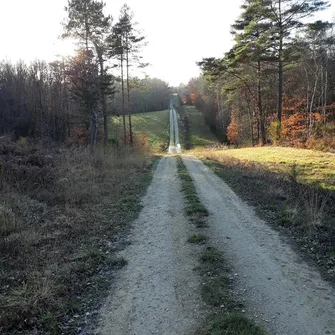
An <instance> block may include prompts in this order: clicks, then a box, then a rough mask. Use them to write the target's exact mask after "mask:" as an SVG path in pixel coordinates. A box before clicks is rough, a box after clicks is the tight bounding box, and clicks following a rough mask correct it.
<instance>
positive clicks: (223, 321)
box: [201, 313, 267, 335]
mask: <svg viewBox="0 0 335 335" xmlns="http://www.w3.org/2000/svg"><path fill="white" fill-rule="evenodd" d="M266 334H267V333H266V332H265V331H264V330H263V329H262V328H261V327H260V326H258V325H256V324H255V323H254V322H253V321H251V320H249V319H248V318H247V317H245V316H244V315H242V314H240V313H233V314H228V315H226V314H220V315H217V316H215V317H213V318H211V319H210V320H209V321H208V325H207V326H206V327H205V329H204V330H203V331H202V332H201V335H266Z"/></svg>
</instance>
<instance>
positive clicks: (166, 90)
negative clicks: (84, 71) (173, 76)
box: [112, 77, 171, 114]
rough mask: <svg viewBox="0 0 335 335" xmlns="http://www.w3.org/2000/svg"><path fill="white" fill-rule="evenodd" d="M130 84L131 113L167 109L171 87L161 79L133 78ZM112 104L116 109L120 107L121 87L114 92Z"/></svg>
mask: <svg viewBox="0 0 335 335" xmlns="http://www.w3.org/2000/svg"><path fill="white" fill-rule="evenodd" d="M119 86H120V85H119ZM130 86H131V89H130V105H131V111H132V113H133V114H136V113H147V112H153V111H159V110H164V109H168V107H169V103H170V99H171V89H170V87H169V85H168V84H167V83H166V82H164V81H163V80H161V79H158V78H150V77H146V78H144V79H138V78H133V79H132V80H131V82H130ZM112 105H113V108H114V110H116V111H117V110H121V109H122V93H121V89H119V90H118V92H117V93H116V94H115V97H114V100H113V103H112Z"/></svg>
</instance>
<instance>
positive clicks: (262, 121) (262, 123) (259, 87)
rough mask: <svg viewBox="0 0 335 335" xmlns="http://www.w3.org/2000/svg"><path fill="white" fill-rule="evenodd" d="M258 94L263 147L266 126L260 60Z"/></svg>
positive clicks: (259, 64)
mask: <svg viewBox="0 0 335 335" xmlns="http://www.w3.org/2000/svg"><path fill="white" fill-rule="evenodd" d="M257 66H258V68H257V72H258V73H257V94H258V101H257V104H258V117H259V121H258V122H259V126H260V131H261V141H262V145H265V143H266V135H265V125H264V123H265V122H264V121H265V120H264V115H263V103H262V92H261V62H260V60H258V64H257Z"/></svg>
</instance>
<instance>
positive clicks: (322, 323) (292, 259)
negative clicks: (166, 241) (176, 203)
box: [183, 156, 335, 335]
mask: <svg viewBox="0 0 335 335" xmlns="http://www.w3.org/2000/svg"><path fill="white" fill-rule="evenodd" d="M183 160H184V163H185V165H186V166H187V169H188V171H189V173H190V174H191V176H192V178H193V180H194V182H195V185H196V188H197V192H198V194H199V197H200V199H201V201H202V203H203V204H204V205H205V206H206V207H207V209H208V210H209V212H210V216H209V228H208V232H207V234H208V235H209V237H210V240H211V243H212V244H214V245H215V246H216V247H217V248H218V249H219V250H221V251H223V252H224V253H225V257H226V259H227V260H228V261H229V263H230V264H231V265H232V266H233V267H234V272H235V276H234V278H236V287H237V288H238V294H240V295H241V299H244V300H245V305H246V307H247V310H248V312H250V314H251V315H253V316H257V318H258V320H259V321H260V322H261V323H263V324H264V326H265V327H266V328H267V329H268V331H269V333H270V334H272V335H323V334H333V335H335V292H334V290H333V289H332V288H331V287H330V286H329V285H328V284H327V283H326V282H324V281H323V280H322V278H321V277H320V275H319V273H318V272H317V271H316V270H314V269H312V268H311V267H309V266H308V265H307V264H306V263H305V262H304V261H303V260H301V259H300V258H299V257H298V255H297V254H296V253H295V252H294V251H293V250H292V249H291V248H290V246H289V245H287V244H286V243H285V242H283V241H282V240H281V239H280V237H279V235H278V233H277V232H276V231H274V230H272V229H271V228H270V227H269V226H268V225H266V224H265V222H263V221H262V220H261V219H259V218H258V217H257V216H256V215H255V213H254V211H253V210H252V208H251V207H249V206H248V205H247V204H246V203H244V202H242V200H240V199H239V198H238V197H237V196H236V195H235V193H234V192H233V191H232V190H231V189H230V188H229V187H228V186H227V185H226V184H225V183H224V182H223V181H222V180H221V179H220V178H219V177H217V176H216V175H215V174H214V173H213V172H212V171H211V170H210V169H209V168H207V167H206V166H205V165H204V164H203V163H202V162H200V161H199V160H197V159H195V158H193V157H187V156H184V157H183ZM255 196H257V190H255Z"/></svg>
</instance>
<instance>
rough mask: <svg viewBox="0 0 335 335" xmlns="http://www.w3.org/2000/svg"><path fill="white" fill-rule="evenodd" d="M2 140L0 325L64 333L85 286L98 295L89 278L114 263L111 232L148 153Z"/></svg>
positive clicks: (134, 196)
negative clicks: (4, 142) (49, 148)
mask: <svg viewBox="0 0 335 335" xmlns="http://www.w3.org/2000/svg"><path fill="white" fill-rule="evenodd" d="M0 147H1V148H0V149H1V150H0V168H1V169H0V171H1V180H2V184H1V190H0V195H1V196H0V269H1V270H0V288H1V289H0V333H1V334H16V333H19V332H23V333H25V334H58V333H61V332H62V329H67V330H66V331H65V332H66V333H69V334H70V333H71V332H72V331H73V329H75V327H77V326H78V324H77V323H76V322H74V323H73V324H72V325H66V319H67V318H68V317H70V316H71V315H73V314H76V313H77V314H78V313H79V314H80V311H84V309H83V307H82V306H83V304H84V305H85V298H84V297H85V295H84V292H85V294H91V295H92V296H93V297H94V296H99V292H100V289H101V287H100V285H101V281H102V278H100V279H99V278H98V279H97V280H94V279H93V278H95V276H97V275H98V274H99V273H101V271H102V270H103V269H104V267H106V266H107V267H108V266H119V265H118V264H120V262H116V261H115V259H113V258H112V257H113V255H112V249H113V247H115V245H114V244H115V241H116V234H117V233H118V232H119V231H120V230H122V229H125V228H126V227H128V226H129V223H130V221H131V220H132V219H133V218H134V216H135V215H136V214H137V212H138V210H139V209H140V205H139V203H140V198H141V195H142V194H143V192H144V190H145V189H146V185H147V184H148V181H149V179H150V175H151V163H152V159H151V156H150V155H149V154H148V151H147V149H146V148H145V147H141V148H119V149H117V148H107V149H103V148H97V150H96V152H95V153H94V154H93V155H92V154H91V153H90V151H89V150H88V149H85V148H71V149H57V150H54V151H52V152H48V153H45V152H44V151H43V150H40V149H38V148H36V147H29V146H19V145H15V144H13V143H10V144H8V145H1V144H0ZM32 156H33V157H34V159H32ZM27 162H28V163H27ZM39 172H43V173H41V174H39ZM91 299H92V300H94V298H91ZM78 320H79V319H78ZM78 322H79V321H78ZM64 325H66V327H65V326H64ZM64 327H65V328H64ZM71 327H73V329H72V328H71ZM71 329H72V330H71Z"/></svg>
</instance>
